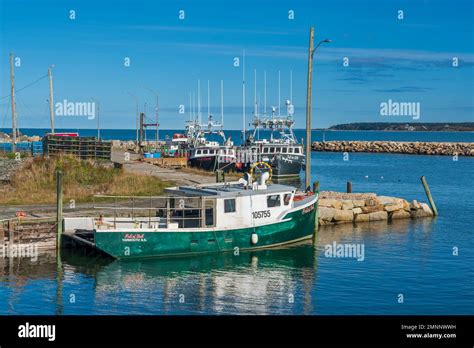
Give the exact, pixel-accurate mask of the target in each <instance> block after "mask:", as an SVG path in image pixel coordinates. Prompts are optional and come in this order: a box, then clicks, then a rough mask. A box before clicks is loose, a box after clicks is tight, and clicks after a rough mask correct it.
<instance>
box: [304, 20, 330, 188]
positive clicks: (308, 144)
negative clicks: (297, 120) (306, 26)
mask: <svg viewBox="0 0 474 348" xmlns="http://www.w3.org/2000/svg"><path fill="white" fill-rule="evenodd" d="M329 42H331V40H329V39H324V40H321V41H319V43H318V44H317V45H316V47H314V48H313V43H314V28H313V27H311V28H310V30H309V51H308V84H307V90H306V151H305V152H306V153H305V155H306V156H305V157H306V158H305V188H306V189H308V188H309V187H310V184H311V183H310V182H311V88H312V77H313V56H314V52H316V50H317V49H318V48H319V46H321V45H322V44H323V43H329Z"/></svg>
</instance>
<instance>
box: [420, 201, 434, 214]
mask: <svg viewBox="0 0 474 348" xmlns="http://www.w3.org/2000/svg"><path fill="white" fill-rule="evenodd" d="M420 206H421V209H423V211H424V213H425V214H426V216H433V215H434V214H433V211H432V210H431V208H430V207H429V206H428V204H426V203H420Z"/></svg>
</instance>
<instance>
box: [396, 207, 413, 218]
mask: <svg viewBox="0 0 474 348" xmlns="http://www.w3.org/2000/svg"><path fill="white" fill-rule="evenodd" d="M410 216H411V214H410V213H409V212H407V211H406V210H404V209H400V210H396V211H394V212H393V213H392V215H391V218H392V219H407V218H409V217H410Z"/></svg>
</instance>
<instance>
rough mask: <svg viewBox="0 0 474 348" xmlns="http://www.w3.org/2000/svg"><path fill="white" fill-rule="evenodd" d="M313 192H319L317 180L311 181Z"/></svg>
mask: <svg viewBox="0 0 474 348" xmlns="http://www.w3.org/2000/svg"><path fill="white" fill-rule="evenodd" d="M313 192H314V193H318V192H319V181H315V182H313Z"/></svg>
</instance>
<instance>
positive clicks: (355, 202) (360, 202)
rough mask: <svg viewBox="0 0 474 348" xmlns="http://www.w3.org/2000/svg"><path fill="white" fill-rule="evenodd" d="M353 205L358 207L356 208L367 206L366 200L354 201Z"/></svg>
mask: <svg viewBox="0 0 474 348" xmlns="http://www.w3.org/2000/svg"><path fill="white" fill-rule="evenodd" d="M352 204H354V207H356V208H357V207H363V206H365V200H363V199H354V200H353V201H352Z"/></svg>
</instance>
